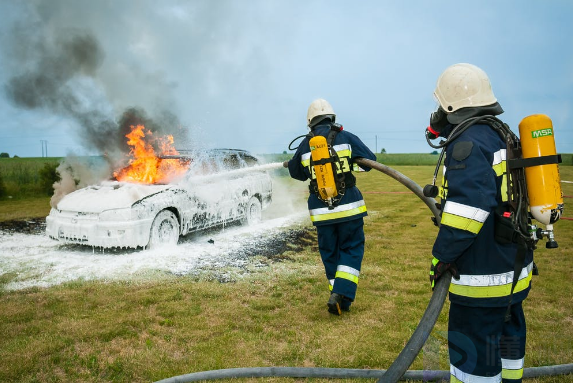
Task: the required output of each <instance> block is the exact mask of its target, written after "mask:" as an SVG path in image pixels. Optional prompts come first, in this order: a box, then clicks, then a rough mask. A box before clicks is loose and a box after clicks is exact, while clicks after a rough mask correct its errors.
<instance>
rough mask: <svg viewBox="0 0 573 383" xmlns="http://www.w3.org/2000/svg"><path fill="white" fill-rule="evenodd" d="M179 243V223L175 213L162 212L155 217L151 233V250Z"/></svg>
mask: <svg viewBox="0 0 573 383" xmlns="http://www.w3.org/2000/svg"><path fill="white" fill-rule="evenodd" d="M178 241H179V221H178V220H177V217H176V216H175V214H173V212H171V211H169V210H162V211H161V212H159V214H157V216H155V219H154V220H153V223H152V224H151V231H150V233H149V248H151V249H153V248H157V247H159V246H162V245H176V244H177V242H178Z"/></svg>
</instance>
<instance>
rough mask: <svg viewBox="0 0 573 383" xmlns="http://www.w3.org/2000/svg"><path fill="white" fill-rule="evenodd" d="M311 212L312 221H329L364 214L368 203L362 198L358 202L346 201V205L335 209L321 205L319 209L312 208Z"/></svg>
mask: <svg viewBox="0 0 573 383" xmlns="http://www.w3.org/2000/svg"><path fill="white" fill-rule="evenodd" d="M309 212H310V220H311V221H312V222H320V221H328V220H333V219H339V218H346V217H352V216H353V215H358V214H362V213H364V212H366V204H365V203H364V200H360V201H356V202H351V203H345V204H344V205H338V206H336V207H335V208H334V209H329V208H328V207H321V208H318V209H312V210H310V211H309Z"/></svg>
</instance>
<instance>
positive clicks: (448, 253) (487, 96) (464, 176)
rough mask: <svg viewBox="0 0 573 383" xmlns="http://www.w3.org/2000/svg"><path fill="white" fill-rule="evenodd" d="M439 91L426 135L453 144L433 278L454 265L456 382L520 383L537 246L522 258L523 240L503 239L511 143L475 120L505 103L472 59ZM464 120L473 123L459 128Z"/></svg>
mask: <svg viewBox="0 0 573 383" xmlns="http://www.w3.org/2000/svg"><path fill="white" fill-rule="evenodd" d="M434 95H435V97H436V98H437V101H438V103H439V106H438V110H437V111H436V112H434V113H433V114H432V116H431V118H430V127H428V130H427V133H426V134H427V135H429V138H430V139H433V138H436V137H438V136H439V137H441V139H445V140H447V142H445V145H444V146H445V160H444V171H443V174H444V176H443V179H442V187H441V188H440V191H439V196H440V197H441V209H442V216H441V226H440V229H439V232H438V236H437V238H436V241H435V243H434V247H433V250H432V254H433V256H434V258H433V260H432V265H431V271H430V281H431V283H432V288H433V286H434V282H435V281H436V280H437V279H438V278H440V276H441V275H442V274H443V273H444V271H445V270H448V269H449V270H450V271H451V273H452V276H453V278H452V283H451V284H450V288H449V298H450V302H451V305H450V312H449V323H448V350H449V358H450V374H451V375H450V376H451V379H450V381H451V382H501V381H503V382H521V379H522V375H523V364H524V356H525V338H526V329H525V317H524V314H523V309H522V301H523V300H524V299H525V298H526V297H527V294H528V293H529V289H530V285H531V276H532V269H533V266H534V264H533V251H532V249H523V253H522V257H521V262H518V261H517V259H519V256H518V252H519V251H520V250H519V246H518V245H517V244H516V243H514V242H512V241H511V240H501V239H498V237H499V236H497V237H496V226H498V225H499V224H496V221H498V220H499V219H500V218H499V217H500V216H501V215H504V214H505V216H507V214H509V213H507V211H508V208H507V207H508V206H507V205H508V202H507V201H508V193H507V179H506V172H505V170H506V142H505V141H504V138H503V137H502V136H501V135H500V134H499V133H498V132H497V131H496V130H494V129H493V128H492V127H491V126H490V125H488V124H484V123H481V122H479V119H476V118H477V117H480V116H492V117H493V116H496V115H499V114H501V113H503V109H502V108H501V106H500V105H499V103H498V102H497V99H496V98H495V96H494V94H493V91H492V89H491V84H490V81H489V78H488V76H487V75H486V73H485V72H484V71H483V70H481V69H480V68H478V67H476V66H474V65H471V64H456V65H452V66H450V67H448V68H447V69H446V70H445V71H444V72H443V73H442V74H441V76H440V77H439V79H438V81H437V86H436V89H435V91H434ZM494 118H495V117H494ZM472 119H473V120H472ZM476 120H477V121H478V122H477V123H476V124H472V123H471V121H476ZM468 121H469V122H468ZM498 121H499V120H498ZM462 124H465V125H462ZM461 126H464V127H466V128H465V129H461V130H460V129H458V130H456V127H461ZM450 135H451V137H450ZM438 165H439V164H438ZM503 212H505V213H503ZM496 215H498V217H497V218H496ZM516 265H517V266H516ZM514 275H518V277H517V278H516V279H515V281H514Z"/></svg>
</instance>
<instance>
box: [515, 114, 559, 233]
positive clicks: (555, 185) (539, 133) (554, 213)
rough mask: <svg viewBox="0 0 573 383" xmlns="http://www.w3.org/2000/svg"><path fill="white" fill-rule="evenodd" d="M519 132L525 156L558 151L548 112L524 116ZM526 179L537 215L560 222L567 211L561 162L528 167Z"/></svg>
mask: <svg viewBox="0 0 573 383" xmlns="http://www.w3.org/2000/svg"><path fill="white" fill-rule="evenodd" d="M519 136H520V140H521V150H522V154H523V158H524V159H526V158H534V157H544V156H555V155H556V154H557V151H556V149H555V138H554V137H555V136H554V132H553V123H552V122H551V119H550V118H549V117H548V116H546V115H544V114H534V115H531V116H528V117H525V118H524V119H523V120H521V122H520V123H519ZM525 180H526V183H527V194H528V197H529V209H530V212H531V215H532V216H533V218H535V219H536V220H537V221H539V222H541V223H542V224H544V225H552V224H553V223H555V222H557V221H558V220H559V218H560V216H561V213H562V212H563V192H562V191H561V180H560V177H559V166H558V165H557V163H549V164H545V165H537V166H528V167H526V168H525Z"/></svg>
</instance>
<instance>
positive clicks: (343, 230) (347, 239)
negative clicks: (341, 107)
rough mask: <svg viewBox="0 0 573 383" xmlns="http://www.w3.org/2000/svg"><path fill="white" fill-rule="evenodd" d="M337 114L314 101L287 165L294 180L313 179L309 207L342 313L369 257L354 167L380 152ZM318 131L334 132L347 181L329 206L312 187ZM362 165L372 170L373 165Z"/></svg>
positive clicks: (333, 304)
mask: <svg viewBox="0 0 573 383" xmlns="http://www.w3.org/2000/svg"><path fill="white" fill-rule="evenodd" d="M335 118H336V115H335V113H334V110H333V109H332V106H331V105H330V104H329V103H328V102H327V101H326V100H323V99H317V100H315V101H313V102H312V103H311V104H310V106H309V108H308V113H307V122H308V127H309V129H310V133H309V134H308V135H307V136H306V137H305V138H304V140H303V141H302V142H301V144H300V145H299V147H298V149H297V151H296V153H295V154H294V156H293V158H292V159H291V160H290V161H286V162H285V163H284V166H285V167H288V169H289V173H290V176H291V177H292V178H294V179H297V180H300V181H306V180H307V179H311V184H310V187H309V190H310V195H309V197H308V210H309V212H310V219H311V221H312V223H313V225H314V226H316V230H317V235H318V248H319V252H320V256H321V258H322V262H323V264H324V269H325V272H326V278H327V279H328V282H329V290H330V298H329V300H328V303H327V307H328V311H329V312H330V313H332V314H335V315H341V312H342V311H350V305H351V303H352V302H353V301H354V298H355V296H356V288H357V285H358V279H359V276H360V268H361V264H362V258H363V256H364V222H363V217H364V216H366V215H367V212H366V205H365V203H364V200H363V198H362V194H361V193H360V190H358V188H357V187H356V178H355V177H354V175H353V174H352V173H351V171H352V170H359V169H358V166H357V165H356V164H354V160H355V159H357V158H367V159H370V160H376V156H375V155H374V154H373V153H372V151H370V149H368V147H366V145H364V143H362V141H361V140H360V139H359V138H358V137H357V136H355V135H354V134H352V133H349V132H347V131H346V130H343V129H342V126H341V125H338V124H336V123H335ZM332 132H334V133H332ZM316 135H321V136H323V137H329V135H330V137H334V138H333V139H332V138H331V139H332V142H328V144H329V146H330V147H331V149H332V151H333V153H335V154H336V156H335V157H338V158H337V159H336V158H335V161H334V165H335V167H336V173H337V174H338V175H339V176H341V175H342V176H343V177H341V179H342V184H340V183H337V188H338V189H339V190H338V193H339V195H338V197H339V199H338V200H336V201H335V203H334V205H333V206H327V205H326V204H325V202H324V201H322V200H321V199H320V198H319V194H318V193H317V191H316V189H315V188H314V187H313V184H315V183H316V180H313V178H316V177H315V174H314V170H313V167H312V163H311V151H310V146H309V140H310V138H312V137H313V136H316ZM327 141H328V138H327ZM333 169H334V168H333ZM363 170H366V171H369V170H370V168H365V169H363ZM340 197H341V198H340Z"/></svg>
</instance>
